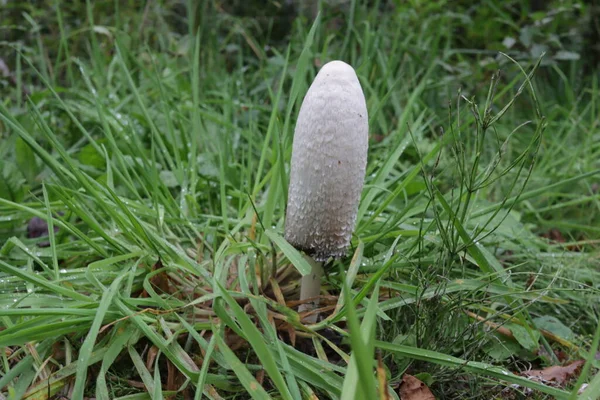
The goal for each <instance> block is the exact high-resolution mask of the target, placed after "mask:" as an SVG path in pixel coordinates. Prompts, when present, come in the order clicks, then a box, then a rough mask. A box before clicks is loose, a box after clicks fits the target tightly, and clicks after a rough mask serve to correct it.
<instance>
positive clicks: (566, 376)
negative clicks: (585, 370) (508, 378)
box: [521, 360, 585, 386]
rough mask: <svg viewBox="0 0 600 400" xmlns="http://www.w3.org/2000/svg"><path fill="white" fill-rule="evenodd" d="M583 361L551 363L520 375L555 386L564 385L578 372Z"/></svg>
mask: <svg viewBox="0 0 600 400" xmlns="http://www.w3.org/2000/svg"><path fill="white" fill-rule="evenodd" d="M583 364H585V361H583V360H578V361H574V362H572V363H571V364H569V365H565V366H561V365H553V366H551V367H547V368H544V369H541V370H540V369H532V370H529V371H524V372H522V373H521V375H522V376H525V377H528V378H532V379H535V380H539V381H541V382H552V383H554V384H556V385H557V386H564V385H565V384H566V383H567V382H568V381H569V380H570V379H571V378H573V377H574V376H575V375H576V374H577V373H578V372H579V369H580V368H581V366H582V365H583Z"/></svg>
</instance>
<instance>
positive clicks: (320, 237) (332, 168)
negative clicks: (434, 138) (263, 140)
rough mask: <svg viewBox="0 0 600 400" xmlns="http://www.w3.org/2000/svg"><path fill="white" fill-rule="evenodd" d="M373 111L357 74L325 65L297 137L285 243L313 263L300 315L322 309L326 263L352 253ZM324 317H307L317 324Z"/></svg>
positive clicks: (306, 278)
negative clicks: (369, 109)
mask: <svg viewBox="0 0 600 400" xmlns="http://www.w3.org/2000/svg"><path fill="white" fill-rule="evenodd" d="M368 132H369V123H368V115H367V106H366V102H365V96H364V94H363V91H362V88H361V86H360V82H359V81H358V78H357V76H356V73H355V72H354V69H353V68H352V67H351V66H350V65H348V64H346V63H344V62H342V61H331V62H329V63H327V64H325V65H324V66H323V67H322V68H321V70H320V71H319V73H318V74H317V76H316V77H315V80H314V81H313V83H312V85H311V86H310V88H309V89H308V92H307V93H306V96H305V97H304V101H303V102H302V106H301V107H300V114H299V115H298V121H297V123H296V129H295V132H294V142H293V146H292V163H291V172H290V184H289V193H288V204H287V214H286V223H285V238H286V240H287V241H288V242H289V243H290V244H292V245H293V246H294V247H295V248H296V249H298V250H301V251H303V252H304V254H305V257H306V259H307V260H308V261H309V263H310V264H311V267H312V270H311V272H310V274H308V275H306V276H304V277H303V278H302V282H301V287H300V300H307V299H310V298H315V299H314V301H312V302H310V303H304V304H302V305H301V306H300V308H299V311H300V312H303V311H309V310H313V309H314V308H316V307H318V304H319V300H318V296H319V294H320V292H321V277H322V276H323V262H324V261H327V260H328V259H330V258H339V257H342V256H344V255H345V254H346V250H347V248H348V246H349V244H350V238H351V236H352V232H353V230H354V225H355V222H356V213H357V211H358V203H359V201H360V196H361V192H362V188H363V183H364V178H365V169H366V166H367V149H368ZM317 318H318V314H317V313H314V314H312V315H310V316H309V317H307V319H306V320H307V322H309V323H315V322H316V321H317Z"/></svg>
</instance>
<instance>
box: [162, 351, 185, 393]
mask: <svg viewBox="0 0 600 400" xmlns="http://www.w3.org/2000/svg"><path fill="white" fill-rule="evenodd" d="M183 380H184V379H183V375H182V374H181V372H180V371H179V370H178V369H177V367H175V365H173V363H172V362H171V360H167V387H166V389H167V390H172V391H177V388H178V387H179V383H180V382H183ZM173 398H174V396H171V397H167V399H173Z"/></svg>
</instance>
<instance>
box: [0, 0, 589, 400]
mask: <svg viewBox="0 0 600 400" xmlns="http://www.w3.org/2000/svg"><path fill="white" fill-rule="evenodd" d="M64 7H67V6H66V5H64V4H62V3H58V4H57V5H56V7H55V8H54V9H53V11H52V12H53V13H55V16H56V18H57V21H58V22H59V24H60V25H59V26H60V29H59V35H58V40H57V41H56V43H55V46H57V47H58V48H59V51H58V53H59V54H60V56H59V57H57V58H56V59H55V60H50V59H49V58H48V57H44V56H41V55H43V54H46V53H47V52H46V51H45V46H46V45H45V44H44V43H43V41H42V40H41V39H40V40H37V41H36V42H35V43H37V47H35V48H34V49H25V51H24V50H23V49H22V47H20V46H17V45H10V44H4V45H3V47H4V48H7V49H10V50H11V51H12V52H14V54H15V57H16V59H18V60H20V62H21V63H22V69H21V70H20V72H19V74H18V76H17V81H18V82H21V83H20V85H24V86H27V87H32V88H33V89H34V90H33V91H32V93H31V95H30V96H26V97H25V98H23V97H22V96H21V89H20V87H19V88H17V89H15V90H14V91H13V92H11V95H10V96H8V97H7V98H6V99H4V100H3V101H2V102H0V121H1V129H2V130H1V131H0V132H1V134H2V135H3V136H2V139H3V140H2V143H1V144H0V154H2V155H3V157H2V159H3V160H5V161H4V162H3V164H2V167H3V171H2V173H3V174H4V175H3V176H4V180H3V184H4V185H5V186H6V187H8V188H10V189H11V190H10V193H12V194H13V196H12V197H9V196H3V197H2V198H0V216H1V217H0V223H1V224H2V225H1V227H2V233H1V234H2V238H3V240H4V244H3V245H2V247H1V248H0V273H1V276H0V305H1V306H0V318H1V321H2V322H1V326H2V328H3V329H2V330H1V331H0V347H3V348H4V349H5V351H4V352H3V354H2V355H1V357H2V362H1V364H2V366H1V367H0V371H1V372H0V388H1V390H2V392H3V394H4V395H5V396H7V397H9V398H30V399H33V398H37V399H39V398H48V397H52V396H58V395H65V396H67V397H68V398H73V399H79V398H84V397H95V398H98V399H113V398H128V399H131V398H140V399H141V398H148V397H150V398H152V399H160V398H164V397H167V398H190V397H191V396H194V398H197V399H199V398H204V397H206V398H210V399H220V398H253V399H268V398H282V399H300V398H315V397H316V398H343V399H350V398H360V399H366V398H399V395H398V394H397V393H398V390H397V388H398V385H399V384H400V382H401V380H402V376H403V374H405V373H410V374H412V375H418V376H419V377H421V378H422V379H423V380H425V381H427V383H428V384H429V385H430V386H431V387H432V389H433V391H434V392H435V393H436V395H437V396H438V397H439V398H467V397H468V398H482V399H483V398H485V399H488V398H491V396H497V397H499V396H501V395H504V394H506V393H511V394H512V395H514V396H519V395H520V394H519V393H534V395H535V396H537V398H559V399H560V398H565V399H566V398H575V397H577V391H578V390H579V388H580V387H581V386H582V385H583V384H584V383H586V382H588V383H589V386H587V389H586V392H584V394H583V395H582V396H583V397H582V398H586V397H585V396H588V395H589V396H593V395H594V394H595V393H597V392H596V390H597V389H596V388H597V387H598V385H599V384H598V376H597V375H596V376H594V374H597V370H596V369H595V368H597V367H598V365H597V360H595V359H594V357H593V354H595V351H596V348H597V347H598V332H600V329H599V328H598V326H599V325H598V309H597V304H598V300H599V297H600V292H599V284H600V276H599V271H598V268H597V251H596V248H597V243H598V241H597V232H598V228H597V227H596V225H597V224H596V222H597V220H598V194H597V193H596V192H597V188H596V187H595V185H594V179H596V177H597V175H598V174H599V173H600V165H599V164H598V159H599V158H598V150H599V148H598V146H597V145H596V142H595V136H597V134H596V133H595V132H596V131H597V127H598V122H599V119H598V113H597V110H596V107H595V105H596V104H597V103H598V101H597V96H598V93H599V92H598V85H597V79H595V78H593V79H591V86H589V87H588V88H587V89H586V90H583V91H580V92H579V91H578V90H577V89H575V88H573V87H571V86H569V85H570V84H569V81H568V80H566V81H564V82H563V83H564V84H565V85H566V89H565V90H566V91H567V92H569V93H570V95H569V96H566V100H564V101H561V102H557V101H556V96H558V94H557V93H556V92H555V91H554V90H553V85H554V82H555V81H554V80H553V79H560V77H561V76H562V75H561V73H560V72H561V70H560V68H559V67H554V69H553V68H552V67H545V66H540V59H537V58H536V59H531V60H520V61H519V62H517V61H514V60H513V58H512V57H511V56H510V54H509V55H501V54H498V58H497V59H496V61H497V62H498V64H499V65H500V66H501V73H500V74H493V75H491V76H486V75H485V73H480V71H479V68H480V66H479V64H477V63H476V61H477V58H476V57H474V58H472V59H467V60H468V61H469V62H472V63H473V64H472V65H469V66H468V67H467V68H466V69H464V70H460V69H459V68H457V67H454V66H455V65H457V56H456V52H455V51H454V50H455V49H452V48H451V47H449V46H450V45H451V43H453V42H452V36H453V35H454V33H453V32H454V31H453V29H452V27H453V26H455V25H456V24H457V23H458V22H456V21H455V19H454V17H455V16H453V15H452V14H450V13H437V14H436V13H434V14H432V15H429V16H427V17H423V18H421V19H417V18H416V15H415V14H414V13H411V12H410V10H405V12H400V11H399V10H398V11H396V12H393V11H387V12H385V13H382V12H381V11H380V10H378V9H377V7H368V6H367V5H366V4H363V3H362V2H350V6H349V7H350V8H349V9H348V10H347V13H348V14H347V16H346V17H347V18H349V20H351V21H352V23H349V24H347V25H346V28H345V29H344V30H343V31H342V32H336V31H335V30H334V27H335V24H336V23H338V22H339V21H338V20H337V18H338V17H337V16H336V14H334V13H331V12H329V13H328V11H327V10H328V9H325V12H324V13H322V14H320V15H319V16H318V18H317V19H316V20H314V21H310V22H308V21H307V20H306V19H297V20H296V21H295V22H294V25H293V27H292V28H291V34H290V35H291V36H290V40H289V43H287V44H281V43H280V44H278V45H276V44H274V43H273V44H272V42H271V40H270V39H269V36H268V34H267V35H264V34H261V32H260V31H259V30H257V29H256V28H255V27H254V26H253V25H252V23H251V22H250V21H249V20H248V19H244V18H239V17H234V16H231V15H230V14H227V13H225V12H223V11H222V10H219V9H217V8H216V7H215V4H213V3H212V2H205V3H202V4H200V5H195V4H194V3H193V2H189V4H187V8H186V10H187V13H186V15H187V17H186V18H187V20H185V29H182V32H180V33H176V32H172V31H169V23H168V19H169V18H175V17H177V16H178V14H176V13H174V14H173V15H168V14H167V13H166V11H165V10H168V7H166V6H165V5H162V6H161V3H148V5H147V6H146V7H147V9H146V12H145V13H143V14H140V15H133V14H127V13H126V11H127V9H126V8H125V9H118V10H116V12H115V15H116V17H115V19H114V20H109V21H107V20H106V19H105V15H104V14H103V13H102V12H100V11H98V10H97V9H95V7H98V6H97V5H95V4H93V3H92V2H87V3H86V8H85V12H86V18H87V21H86V24H85V27H82V29H81V30H70V31H68V30H67V25H65V22H64V20H63V13H62V11H61V10H64ZM110 7H111V8H110V9H111V10H112V7H113V5H112V4H111V6H110ZM114 7H117V6H116V5H115V6H114ZM81 11H84V10H83V9H82V10H81ZM174 16H175V17H174ZM99 18H100V19H102V20H103V23H110V24H108V25H100V24H99V23H98V20H99ZM31 23H35V19H34V18H31ZM142 28H143V29H144V30H145V32H146V33H145V34H144V33H143V32H142ZM36 29H38V28H37V27H36ZM35 32H38V30H36V31H35ZM80 43H84V44H85V49H86V50H84V51H82V50H81V48H79V47H78V46H79V44H80ZM76 44H77V46H76ZM271 44H272V47H267V46H271ZM75 55H77V57H75ZM462 57H463V56H461V60H459V61H461V63H463V62H464V60H462ZM331 59H343V60H345V61H347V62H349V63H351V64H352V65H354V66H355V67H356V70H357V74H358V76H359V79H360V81H361V84H362V85H363V88H364V90H365V95H366V98H367V105H368V109H369V116H370V129H371V133H372V140H371V145H370V153H369V164H368V174H367V175H368V176H367V180H366V183H365V190H364V193H363V197H362V201H361V205H360V208H359V216H358V222H357V227H356V231H355V236H354V238H353V242H352V249H351V254H349V257H348V258H347V259H344V260H339V261H335V262H333V263H331V264H330V265H329V266H328V267H329V268H328V274H327V277H326V282H325V283H324V285H323V286H324V289H325V291H326V293H327V296H325V297H324V299H323V302H322V303H323V304H324V306H323V308H322V309H321V310H320V313H321V314H322V315H323V316H324V319H323V320H321V321H320V322H318V323H317V324H315V325H312V326H307V325H305V324H304V323H303V322H302V315H299V314H298V313H297V311H296V310H297V307H296V306H297V302H296V303H295V301H296V299H297V295H298V293H299V288H298V282H299V277H300V274H301V273H306V272H307V268H308V267H307V266H306V265H305V264H304V261H303V258H302V257H301V256H300V255H299V253H298V252H297V251H296V250H295V249H293V248H292V247H291V246H290V245H289V244H287V243H286V242H285V240H284V239H283V238H282V236H281V232H282V230H283V217H284V215H285V212H284V208H285V204H286V196H287V174H288V165H289V159H290V153H291V143H292V135H293V127H294V123H295V117H296V115H297V113H298V110H299V105H300V102H301V100H302V98H303V96H304V93H305V92H306V89H307V88H308V85H309V83H310V81H311V79H312V78H313V77H314V75H315V73H316V71H317V69H318V66H319V65H321V64H323V63H324V62H326V61H328V60H331ZM461 63H459V64H461ZM574 63H575V62H574ZM461 65H464V64H461ZM541 68H543V71H544V76H543V78H538V73H539V70H540V69H541ZM470 76H473V79H475V78H476V81H469V78H470ZM557 77H558V78H557ZM483 85H487V88H486V87H485V86H483ZM459 87H461V88H460V90H459ZM594 135H595V136H594ZM7 171H8V172H7ZM5 193H6V192H5ZM34 217H35V218H39V219H41V220H44V221H46V223H47V224H48V227H49V229H48V232H49V236H48V237H42V238H28V237H27V235H26V232H25V227H26V226H27V224H28V223H30V221H31V219H32V218H34ZM54 228H57V229H56V232H55V229H54ZM549 228H556V229H558V230H559V231H560V232H562V233H561V235H563V236H565V237H564V238H562V239H561V240H555V241H550V240H547V239H544V238H543V237H541V236H540V234H542V233H545V232H548V230H549ZM563 239H564V240H563ZM46 241H47V242H48V243H47V246H45V247H42V246H40V244H41V243H42V242H46ZM574 249H575V250H577V251H573V250H574ZM549 321H550V322H549ZM501 328H505V329H501ZM507 331H508V332H509V334H507ZM561 352H562V353H566V354H567V355H566V356H562V355H560V353H561ZM557 354H559V355H560V358H561V360H559V359H558V358H559V355H557ZM565 358H567V359H585V360H587V363H586V365H585V367H584V369H583V372H582V374H581V375H580V376H579V379H578V380H577V381H576V382H572V383H571V384H568V385H553V384H552V383H549V382H539V381H536V380H532V379H528V378H526V377H524V376H521V375H520V374H519V372H521V371H523V370H525V369H527V368H528V367H527V365H531V366H533V368H537V367H539V368H542V367H544V366H547V365H554V364H557V363H558V362H561V361H563V360H564V359H565ZM378 360H380V361H378ZM590 393H591V394H590ZM186 396H187V397H186ZM311 396H312V397H311ZM386 396H387V397H386ZM588 398H592V397H588Z"/></svg>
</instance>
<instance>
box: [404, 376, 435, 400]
mask: <svg viewBox="0 0 600 400" xmlns="http://www.w3.org/2000/svg"><path fill="white" fill-rule="evenodd" d="M399 394H400V399H401V400H435V397H434V396H433V393H431V390H429V388H428V387H427V385H425V384H424V383H423V382H421V381H420V380H419V379H417V378H415V377H414V376H412V375H408V374H404V376H403V377H402V383H401V384H400V391H399Z"/></svg>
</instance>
